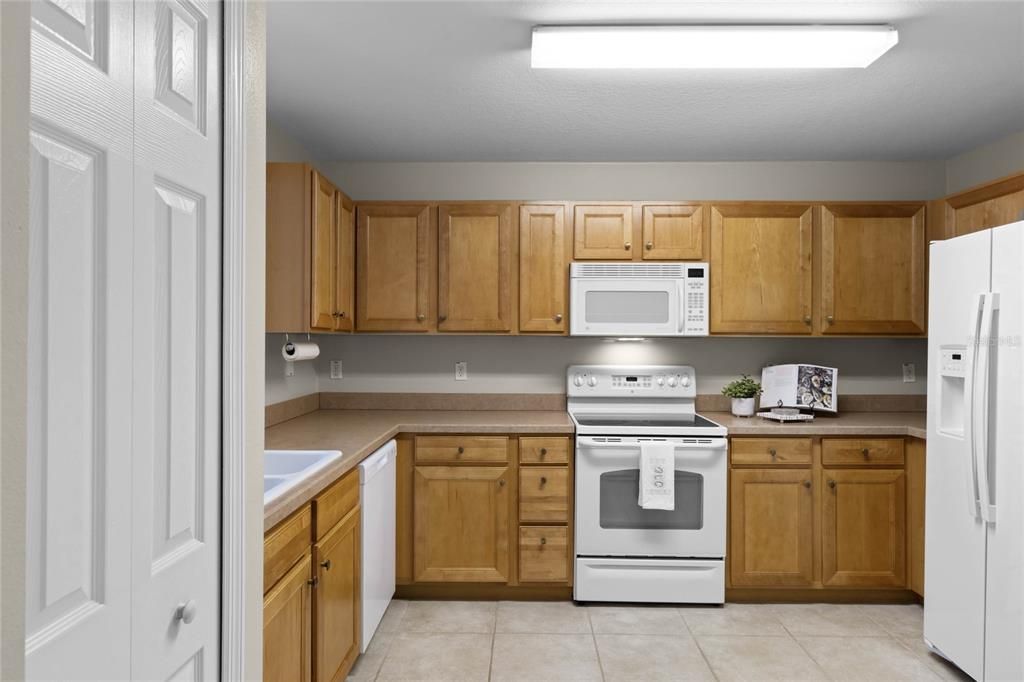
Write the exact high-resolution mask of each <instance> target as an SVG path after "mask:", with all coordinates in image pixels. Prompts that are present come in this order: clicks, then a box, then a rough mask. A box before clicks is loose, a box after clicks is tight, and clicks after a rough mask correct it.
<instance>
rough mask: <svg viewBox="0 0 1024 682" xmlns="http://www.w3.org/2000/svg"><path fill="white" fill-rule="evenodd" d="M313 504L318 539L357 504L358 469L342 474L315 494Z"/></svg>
mask: <svg viewBox="0 0 1024 682" xmlns="http://www.w3.org/2000/svg"><path fill="white" fill-rule="evenodd" d="M313 504H315V505H316V539H317V540H319V539H320V538H322V537H323V536H324V535H326V534H327V531H329V530H330V529H332V528H334V526H335V525H337V523H338V522H339V521H341V520H342V519H343V518H345V515H346V514H348V513H349V512H350V511H352V510H353V509H355V508H356V506H357V505H358V504H359V471H357V470H355V469H353V470H352V471H350V472H348V473H347V474H345V475H344V476H342V478H341V480H340V481H338V482H337V483H334V484H333V485H331V487H329V488H328V489H327V490H325V491H323V492H322V493H320V494H319V495H317V496H316V498H315V499H314V500H313Z"/></svg>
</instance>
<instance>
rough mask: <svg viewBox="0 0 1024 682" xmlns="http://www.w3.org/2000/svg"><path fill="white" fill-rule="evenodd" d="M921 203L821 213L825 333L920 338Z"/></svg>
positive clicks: (922, 298)
mask: <svg viewBox="0 0 1024 682" xmlns="http://www.w3.org/2000/svg"><path fill="white" fill-rule="evenodd" d="M924 213H925V210H924V204H876V205H872V204H846V205H844V204H831V205H826V206H823V207H822V209H821V316H820V318H819V320H820V321H819V325H820V329H821V333H823V334H922V333H924V310H925V276H926V274H925V256H926V246H925V224H924Z"/></svg>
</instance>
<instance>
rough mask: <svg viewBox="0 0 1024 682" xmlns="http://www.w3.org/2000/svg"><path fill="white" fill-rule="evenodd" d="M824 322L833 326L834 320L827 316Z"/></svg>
mask: <svg viewBox="0 0 1024 682" xmlns="http://www.w3.org/2000/svg"><path fill="white" fill-rule="evenodd" d="M825 321H826V322H828V323H829V324H835V323H836V318H835V317H833V316H832V315H829V316H828V317H826V318H825Z"/></svg>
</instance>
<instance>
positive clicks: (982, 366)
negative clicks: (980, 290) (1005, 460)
mask: <svg viewBox="0 0 1024 682" xmlns="http://www.w3.org/2000/svg"><path fill="white" fill-rule="evenodd" d="M998 297H999V294H995V293H987V294H982V295H981V298H982V308H981V326H980V330H979V335H978V355H977V357H978V360H977V365H976V366H977V370H976V371H975V372H974V382H973V384H972V385H971V390H972V391H973V393H972V395H971V420H972V421H973V422H974V423H973V425H972V426H973V428H972V429H971V437H972V438H973V439H974V448H973V451H974V460H975V463H974V467H975V471H976V472H977V477H978V503H979V507H980V510H981V518H982V519H983V520H984V521H985V522H987V523H994V522H995V520H996V519H995V507H994V506H993V505H992V496H991V494H990V492H991V491H990V490H989V475H988V443H989V428H988V415H989V411H988V410H989V405H988V398H989V374H990V371H989V370H990V367H991V359H992V330H993V326H994V323H995V319H994V318H995V309H996V308H997V307H998V305H999V298H998Z"/></svg>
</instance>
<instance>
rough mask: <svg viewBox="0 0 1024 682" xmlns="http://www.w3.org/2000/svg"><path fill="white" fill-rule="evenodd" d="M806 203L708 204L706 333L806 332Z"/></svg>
mask: <svg viewBox="0 0 1024 682" xmlns="http://www.w3.org/2000/svg"><path fill="white" fill-rule="evenodd" d="M811 240H812V208H811V206H810V205H809V204H773V203H737V204H715V205H713V206H711V301H710V308H711V332H712V333H738V334H744V333H746V334H810V333H811V332H812V327H811V282H812V273H811V257H812V255H811V254H812V249H811Z"/></svg>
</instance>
